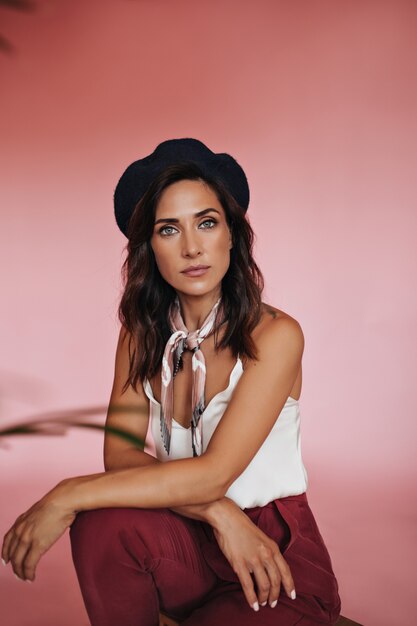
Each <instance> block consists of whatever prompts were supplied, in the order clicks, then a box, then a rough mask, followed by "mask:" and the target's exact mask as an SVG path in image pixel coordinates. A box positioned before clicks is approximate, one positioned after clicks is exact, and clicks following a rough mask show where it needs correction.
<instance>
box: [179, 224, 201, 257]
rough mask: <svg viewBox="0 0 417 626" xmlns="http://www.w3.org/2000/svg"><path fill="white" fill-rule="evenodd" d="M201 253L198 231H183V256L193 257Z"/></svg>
mask: <svg viewBox="0 0 417 626" xmlns="http://www.w3.org/2000/svg"><path fill="white" fill-rule="evenodd" d="M199 254H201V242H200V238H199V236H198V233H196V232H195V231H192V230H191V231H189V232H186V231H184V233H183V255H184V256H185V257H195V256H198V255H199Z"/></svg>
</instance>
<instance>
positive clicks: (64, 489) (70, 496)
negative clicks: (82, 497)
mask: <svg viewBox="0 0 417 626" xmlns="http://www.w3.org/2000/svg"><path fill="white" fill-rule="evenodd" d="M83 479H84V480H86V479H87V477H83V476H77V477H74V478H65V479H64V480H61V481H60V482H59V483H58V484H57V485H56V487H54V489H52V490H51V491H50V492H49V493H48V494H47V496H48V497H50V498H51V499H53V501H54V502H55V503H56V504H57V505H58V506H60V507H61V508H62V509H64V510H65V511H67V512H69V513H78V512H79V511H80V510H81V506H80V504H81V501H77V487H78V485H79V483H80V482H82V481H83Z"/></svg>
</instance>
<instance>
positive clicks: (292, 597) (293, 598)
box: [290, 589, 297, 600]
mask: <svg viewBox="0 0 417 626" xmlns="http://www.w3.org/2000/svg"><path fill="white" fill-rule="evenodd" d="M290 595H291V600H295V598H296V597H297V596H296V593H295V589H293V590H292V591H291V594H290Z"/></svg>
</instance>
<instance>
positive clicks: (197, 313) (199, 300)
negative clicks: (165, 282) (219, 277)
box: [178, 290, 221, 332]
mask: <svg viewBox="0 0 417 626" xmlns="http://www.w3.org/2000/svg"><path fill="white" fill-rule="evenodd" d="M220 296H221V291H220V290H217V291H215V292H211V293H208V294H204V295H202V296H190V295H189V294H183V293H178V299H179V302H180V309H181V315H182V319H183V320H184V324H185V325H186V327H187V329H188V331H189V332H193V331H194V330H197V329H198V328H200V327H201V325H202V324H203V322H204V320H205V319H206V317H207V315H208V314H209V313H210V311H211V309H212V308H213V306H214V305H215V303H216V302H217V300H218V299H219V298H220Z"/></svg>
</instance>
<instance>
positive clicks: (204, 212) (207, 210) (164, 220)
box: [154, 208, 220, 226]
mask: <svg viewBox="0 0 417 626" xmlns="http://www.w3.org/2000/svg"><path fill="white" fill-rule="evenodd" d="M209 211H215V212H216V213H218V214H219V215H220V211H218V210H217V209H213V208H210V209H203V210H202V211H198V213H194V217H201V216H202V215H205V214H206V213H209ZM179 221H180V220H179V219H178V218H176V217H161V218H160V219H159V220H156V222H155V224H154V226H156V225H157V224H159V223H160V222H163V223H164V224H165V223H166V222H176V223H178V222H179Z"/></svg>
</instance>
